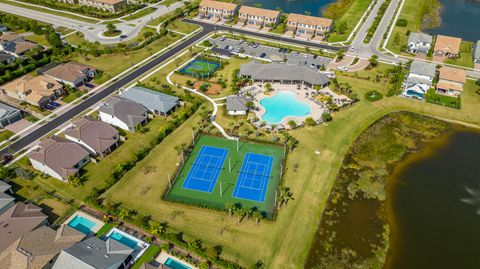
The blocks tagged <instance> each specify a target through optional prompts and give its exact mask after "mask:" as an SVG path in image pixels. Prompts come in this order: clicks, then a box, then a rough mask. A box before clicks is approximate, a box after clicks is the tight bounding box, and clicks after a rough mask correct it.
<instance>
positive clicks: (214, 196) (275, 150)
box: [167, 136, 283, 215]
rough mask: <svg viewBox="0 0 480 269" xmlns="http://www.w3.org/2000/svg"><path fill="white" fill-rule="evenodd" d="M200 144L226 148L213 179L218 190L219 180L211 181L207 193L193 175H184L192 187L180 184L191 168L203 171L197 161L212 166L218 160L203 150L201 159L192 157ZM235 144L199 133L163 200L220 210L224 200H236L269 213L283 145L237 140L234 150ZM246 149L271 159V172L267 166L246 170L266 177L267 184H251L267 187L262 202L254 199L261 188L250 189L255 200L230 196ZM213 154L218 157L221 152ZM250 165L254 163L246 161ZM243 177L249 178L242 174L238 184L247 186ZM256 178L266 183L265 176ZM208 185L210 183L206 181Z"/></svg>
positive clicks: (276, 184)
mask: <svg viewBox="0 0 480 269" xmlns="http://www.w3.org/2000/svg"><path fill="white" fill-rule="evenodd" d="M203 146H210V147H215V148H222V149H226V150H228V153H227V155H226V157H225V159H224V160H223V165H222V166H221V167H220V168H221V171H220V172H219V175H218V180H217V181H218V182H221V184H222V186H223V189H222V190H220V183H214V186H213V187H214V188H213V190H212V191H211V192H204V191H208V190H207V189H208V188H207V189H205V188H203V187H206V185H203V184H202V182H201V181H199V180H198V179H197V180H196V179H195V178H188V184H191V185H189V186H191V187H192V188H194V189H195V190H192V189H186V188H184V187H183V186H184V184H185V181H186V180H187V175H188V174H189V173H191V170H192V169H197V170H194V171H203V170H202V169H203V167H199V166H197V165H198V164H199V163H200V164H202V163H206V164H210V165H212V164H213V165H215V164H217V163H218V162H220V159H219V158H217V159H214V160H208V158H209V157H207V156H208V154H213V153H209V152H207V153H204V154H207V155H201V158H203V160H196V158H197V157H198V156H199V153H200V151H201V149H202V147H203ZM236 146H237V145H236V142H235V141H233V140H227V139H224V138H218V137H213V136H201V137H200V138H199V139H198V141H197V143H196V145H195V147H194V148H193V151H192V153H191V154H190V156H189V158H188V159H187V160H186V161H185V164H184V165H183V167H182V169H181V170H180V173H179V174H178V176H177V178H176V179H175V183H174V184H173V187H172V189H171V190H170V192H169V193H168V195H167V199H168V200H171V201H177V202H184V203H187V204H197V205H201V206H205V207H213V208H217V209H220V210H224V209H225V204H227V203H233V204H237V203H238V204H241V205H242V207H243V208H252V207H256V208H258V210H259V211H264V212H266V213H267V214H268V215H271V214H272V213H273V208H274V206H275V197H274V196H275V190H276V189H277V186H278V183H279V180H280V169H281V163H282V160H283V146H274V145H265V144H258V143H245V142H240V147H239V148H240V150H239V151H237V149H236ZM249 152H251V153H256V154H262V155H266V156H270V157H272V158H273V163H272V168H271V173H270V172H268V171H267V170H266V169H268V168H262V167H260V168H259V167H256V168H255V169H253V167H251V168H252V169H249V172H252V173H254V172H257V171H258V172H257V173H259V174H260V175H266V176H268V177H269V179H268V185H266V186H261V185H262V184H263V183H261V184H260V185H259V186H256V187H255V188H257V189H267V191H266V195H265V200H264V201H258V200H259V199H260V200H261V198H260V197H259V195H261V191H255V192H252V195H251V196H248V197H249V198H251V199H254V200H257V201H253V200H246V199H242V198H236V197H233V195H234V188H236V182H237V179H238V178H239V176H240V175H241V172H240V171H241V169H247V168H246V167H242V165H243V162H244V161H245V155H246V154H247V153H249ZM222 153H223V152H222ZM214 156H216V157H221V155H214ZM250 156H251V155H250ZM229 160H230V161H231V162H230V164H231V165H232V170H231V171H229ZM252 161H255V160H250V161H249V160H247V162H252ZM194 163H196V164H197V165H194ZM260 163H262V164H263V165H265V164H266V163H265V162H263V161H262V160H260ZM250 165H254V164H253V163H250ZM250 170H251V171H250ZM206 171H215V169H213V170H212V169H210V168H209V169H206ZM200 173H201V172H199V174H200ZM196 176H200V177H202V179H210V180H215V179H214V178H212V177H211V176H205V177H203V176H202V175H196ZM194 177H195V175H194ZM247 178H251V177H248V176H247V177H245V180H244V182H243V183H242V184H243V185H250V182H247V181H248V179H247ZM256 180H263V181H262V182H266V179H265V178H259V177H256ZM197 183H199V184H197ZM237 184H238V183H237ZM208 185H210V183H209V184H208ZM265 187H267V188H265ZM199 188H200V189H199ZM199 190H202V191H199ZM220 191H222V195H220ZM242 191H243V192H244V191H245V189H240V191H239V193H241V192H242ZM244 197H245V196H244Z"/></svg>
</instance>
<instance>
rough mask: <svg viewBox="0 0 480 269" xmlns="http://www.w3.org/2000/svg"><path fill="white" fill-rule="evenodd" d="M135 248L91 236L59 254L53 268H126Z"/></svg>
mask: <svg viewBox="0 0 480 269" xmlns="http://www.w3.org/2000/svg"><path fill="white" fill-rule="evenodd" d="M132 252H133V249H131V248H130V247H128V246H126V245H124V244H122V243H120V242H119V241H116V240H115V239H112V238H109V239H107V240H106V241H103V240H101V239H99V238H97V237H90V238H88V239H86V240H84V241H81V242H79V243H77V244H75V245H73V246H71V247H69V248H66V249H64V250H63V251H62V252H61V253H60V255H59V256H58V258H57V260H56V261H55V264H54V265H53V267H52V269H65V268H68V269H117V268H125V266H127V264H129V262H130V260H131V259H132V256H131V254H132Z"/></svg>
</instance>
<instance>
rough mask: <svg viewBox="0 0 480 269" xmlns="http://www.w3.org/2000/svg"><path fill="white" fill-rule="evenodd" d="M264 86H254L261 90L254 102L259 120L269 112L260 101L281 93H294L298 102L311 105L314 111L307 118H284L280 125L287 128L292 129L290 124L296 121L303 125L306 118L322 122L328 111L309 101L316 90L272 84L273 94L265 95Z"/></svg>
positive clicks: (292, 85)
mask: <svg viewBox="0 0 480 269" xmlns="http://www.w3.org/2000/svg"><path fill="white" fill-rule="evenodd" d="M264 85H265V84H258V83H256V84H254V85H252V86H253V87H255V88H257V91H258V89H260V90H261V91H260V92H259V93H258V94H257V95H255V97H254V101H253V102H254V104H255V106H256V107H257V108H258V111H257V110H254V111H253V112H254V113H255V115H256V116H257V117H258V118H259V119H262V116H263V115H264V114H265V113H266V112H267V111H266V110H265V108H264V107H263V106H262V105H261V104H260V101H261V100H262V99H264V98H271V97H274V96H275V95H276V94H277V93H279V92H281V91H289V92H293V93H294V94H295V96H296V97H297V100H298V101H300V102H302V103H305V104H307V105H309V106H310V108H311V110H312V111H311V112H310V114H308V115H306V116H300V117H298V116H289V117H285V118H283V120H282V121H281V122H280V123H278V124H282V125H283V126H284V127H285V128H290V127H289V126H288V122H289V121H291V120H293V121H295V122H296V123H297V125H299V124H301V123H303V122H304V121H305V119H306V118H313V119H314V120H315V121H318V120H321V118H322V114H323V112H326V111H327V109H326V108H324V107H323V106H321V105H319V104H316V103H315V102H314V101H312V100H310V99H309V98H310V97H312V96H313V94H314V93H317V91H316V90H314V89H311V88H308V87H304V86H302V87H301V88H300V89H298V88H297V85H294V84H291V85H285V84H271V85H272V89H273V90H272V91H271V92H269V94H268V95H267V94H265V93H264V90H265V89H264V88H263V86H264ZM252 86H248V87H252ZM307 94H308V95H307ZM278 124H277V125H278Z"/></svg>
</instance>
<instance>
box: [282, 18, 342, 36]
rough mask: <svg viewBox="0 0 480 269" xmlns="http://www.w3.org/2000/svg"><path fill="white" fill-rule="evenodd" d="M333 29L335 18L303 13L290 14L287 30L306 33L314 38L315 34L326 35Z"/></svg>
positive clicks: (298, 33)
mask: <svg viewBox="0 0 480 269" xmlns="http://www.w3.org/2000/svg"><path fill="white" fill-rule="evenodd" d="M332 29H333V20H331V19H326V18H319V17H313V16H307V15H301V14H293V13H292V14H288V18H287V30H289V31H292V32H294V33H295V34H296V35H306V36H309V37H312V38H314V37H315V36H321V37H323V36H325V34H326V33H329V32H330V31H332Z"/></svg>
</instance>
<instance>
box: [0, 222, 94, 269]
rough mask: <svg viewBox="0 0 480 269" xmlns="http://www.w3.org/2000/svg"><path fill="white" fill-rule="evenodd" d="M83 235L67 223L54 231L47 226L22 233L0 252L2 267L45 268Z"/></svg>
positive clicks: (16, 268) (15, 268)
mask: <svg viewBox="0 0 480 269" xmlns="http://www.w3.org/2000/svg"><path fill="white" fill-rule="evenodd" d="M84 237H85V235H84V234H83V233H81V232H79V231H77V230H75V229H73V228H71V227H70V226H68V225H62V226H61V227H60V228H59V229H57V230H56V231H55V230H53V229H52V228H50V227H48V226H45V225H44V226H40V227H39V228H37V229H35V230H33V231H31V232H28V233H26V234H24V235H22V236H21V237H20V238H19V239H18V240H16V241H15V242H13V243H12V244H11V245H10V246H9V247H8V248H7V249H5V250H4V251H3V252H1V253H0V264H1V265H2V268H3V269H33V268H45V267H46V266H48V265H50V264H52V263H53V261H52V260H53V259H54V258H55V257H56V256H57V255H58V254H59V253H60V252H61V251H62V250H63V249H64V248H68V247H70V246H72V245H73V244H75V243H77V242H80V241H81V240H82V239H83V238H84Z"/></svg>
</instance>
